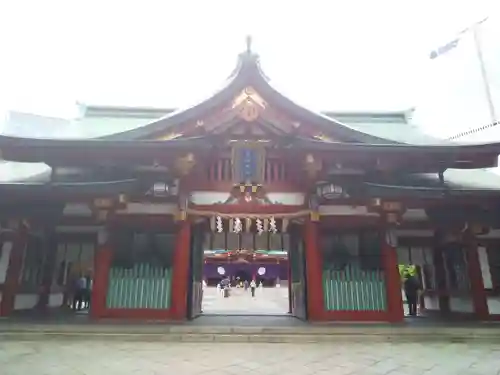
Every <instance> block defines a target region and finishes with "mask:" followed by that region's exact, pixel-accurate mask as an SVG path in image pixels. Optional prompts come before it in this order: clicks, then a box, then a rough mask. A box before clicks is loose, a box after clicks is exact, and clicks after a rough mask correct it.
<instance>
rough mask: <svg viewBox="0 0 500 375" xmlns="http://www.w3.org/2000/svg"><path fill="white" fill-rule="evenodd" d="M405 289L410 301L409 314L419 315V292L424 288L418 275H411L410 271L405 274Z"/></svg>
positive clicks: (407, 298) (407, 299)
mask: <svg viewBox="0 0 500 375" xmlns="http://www.w3.org/2000/svg"><path fill="white" fill-rule="evenodd" d="M404 289H405V295H406V301H407V302H408V310H409V311H408V315H410V316H416V315H417V305H418V294H419V292H420V290H421V289H422V288H421V286H420V280H419V279H418V277H417V276H416V275H411V274H410V273H406V274H405V281H404Z"/></svg>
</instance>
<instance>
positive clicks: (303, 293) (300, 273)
mask: <svg viewBox="0 0 500 375" xmlns="http://www.w3.org/2000/svg"><path fill="white" fill-rule="evenodd" d="M288 259H289V260H288V262H289V264H290V277H291V293H290V298H291V302H292V315H293V316H295V317H296V318H299V319H302V320H307V288H306V283H307V280H306V257H305V246H304V241H303V239H302V236H300V233H299V232H298V231H297V230H294V231H292V232H291V233H290V250H289V254H288Z"/></svg>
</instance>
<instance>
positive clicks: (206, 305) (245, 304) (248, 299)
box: [202, 287, 288, 315]
mask: <svg viewBox="0 0 500 375" xmlns="http://www.w3.org/2000/svg"><path fill="white" fill-rule="evenodd" d="M202 306H203V307H202V308H203V312H204V313H205V314H245V315H282V314H286V313H287V312H288V288H286V287H281V288H257V290H256V293H255V297H253V298H252V295H251V293H250V289H249V290H247V291H245V290H244V289H243V288H232V289H231V296H230V297H229V298H224V297H222V296H221V294H220V293H217V288H215V287H208V288H205V290H204V292H203V305H202Z"/></svg>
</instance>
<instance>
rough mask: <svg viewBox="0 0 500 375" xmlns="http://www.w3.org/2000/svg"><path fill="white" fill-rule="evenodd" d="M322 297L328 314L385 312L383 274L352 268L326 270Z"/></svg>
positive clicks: (385, 299) (385, 300)
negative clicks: (332, 312)
mask: <svg viewBox="0 0 500 375" xmlns="http://www.w3.org/2000/svg"><path fill="white" fill-rule="evenodd" d="M323 298H324V305H325V310H327V311H385V310H386V309H387V297H386V285H385V278H384V273H383V272H382V271H366V270H361V269H359V267H353V266H348V267H346V268H345V269H343V270H332V269H330V270H324V271H323Z"/></svg>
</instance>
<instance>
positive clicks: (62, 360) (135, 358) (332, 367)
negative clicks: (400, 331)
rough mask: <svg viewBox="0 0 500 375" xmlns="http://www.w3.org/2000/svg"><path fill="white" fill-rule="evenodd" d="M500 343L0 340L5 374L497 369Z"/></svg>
mask: <svg viewBox="0 0 500 375" xmlns="http://www.w3.org/2000/svg"><path fill="white" fill-rule="evenodd" d="M499 370H500V343H499V344H496V345H491V344H489V345H482V344H443V343H440V344H437V343H426V344H389V343H380V344H377V345H373V344H361V343H346V344H341V345H339V344H327V343H324V344H301V345H298V344H229V343H227V344H213V343H212V344H210V343H196V344H195V343H164V342H149V343H148V342H119V341H115V342H108V341H98V340H97V341H72V340H63V341H48V342H19V341H11V342H0V373H1V374H2V375H26V374H37V375H56V374H64V375H73V374H79V375H102V374H106V375H114V374H119V375H128V374H141V375H149V374H151V375H152V374H183V375H196V374H204V375H212V374H213V375H215V374H217V375H226V374H238V375H245V374H250V373H252V374H262V375H272V374H287V375H299V374H300V375H308V374H324V375H327V374H328V375H347V374H351V375H376V374H378V375H381V374H393V375H401V374H404V375H424V374H425V375H447V374H450V375H451V374H453V375H479V374H481V375H493V374H495V375H498V374H500V372H499Z"/></svg>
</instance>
